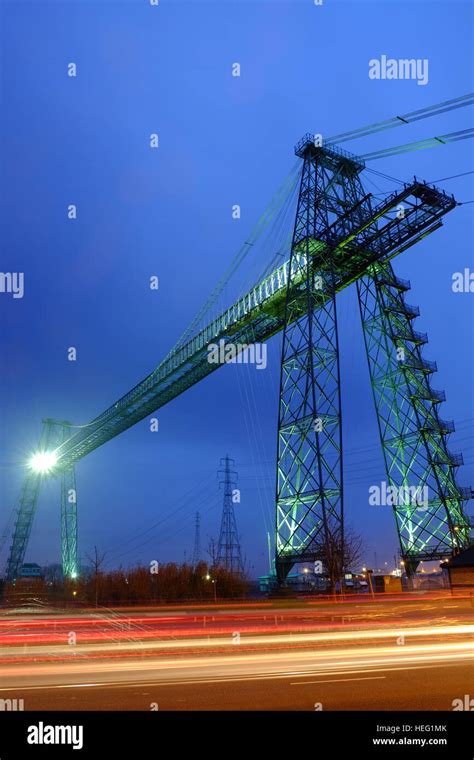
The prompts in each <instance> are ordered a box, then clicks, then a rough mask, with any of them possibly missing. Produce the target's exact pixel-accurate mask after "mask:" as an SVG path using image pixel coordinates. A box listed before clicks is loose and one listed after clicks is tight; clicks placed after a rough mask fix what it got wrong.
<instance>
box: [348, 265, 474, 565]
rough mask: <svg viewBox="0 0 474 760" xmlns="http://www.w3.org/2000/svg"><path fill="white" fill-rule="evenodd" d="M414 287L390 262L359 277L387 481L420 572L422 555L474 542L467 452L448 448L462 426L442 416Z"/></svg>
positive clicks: (405, 548)
mask: <svg viewBox="0 0 474 760" xmlns="http://www.w3.org/2000/svg"><path fill="white" fill-rule="evenodd" d="M409 288H410V283H409V282H407V281H405V280H401V279H400V278H397V277H396V276H395V274H394V271H393V268H392V265H391V263H390V262H389V261H382V262H379V263H377V264H375V265H373V266H372V267H370V268H369V270H368V271H367V274H366V275H365V276H364V277H362V278H360V279H359V280H358V281H357V289H358V296H359V305H360V313H361V318H362V325H363V332H364V339H365V345H366V351H367V358H368V364H369V373H370V379H371V384H372V390H373V395H374V400H375V408H376V413H377V418H378V425H379V432H380V439H381V443H382V447H383V453H384V458H385V467H386V473H387V481H388V483H387V485H389V486H395V487H396V491H395V494H396V496H395V498H392V502H393V501H395V503H392V506H393V510H394V514H395V520H396V525H397V531H398V535H399V540H400V546H401V555H402V558H403V561H404V564H405V568H406V570H407V572H408V573H413V572H414V571H415V570H416V567H417V565H418V563H419V562H421V561H422V560H437V559H442V558H443V557H447V556H450V555H451V554H453V553H456V552H459V551H460V550H461V549H462V548H464V547H466V546H468V545H469V522H468V520H467V518H466V516H465V514H464V512H463V501H464V500H466V499H468V498H470V494H468V493H467V489H462V488H460V487H459V486H458V485H457V483H456V478H455V472H456V468H457V467H458V466H459V465H461V464H462V463H463V462H462V456H461V455H455V454H452V453H451V452H450V451H449V449H448V447H447V438H448V436H449V434H450V433H451V432H453V430H454V426H453V424H452V423H451V422H445V421H444V420H442V419H441V418H440V417H439V413H438V408H439V404H440V403H441V402H442V401H444V400H445V396H444V393H443V392H440V391H436V390H433V389H432V387H431V381H430V376H431V374H432V373H433V372H435V371H436V365H435V363H434V362H428V361H426V360H425V359H423V356H422V350H421V347H422V346H423V345H424V344H425V343H426V342H427V340H428V339H427V336H426V335H425V334H424V333H420V332H417V331H415V330H414V329H413V321H414V319H415V317H416V316H418V314H419V310H418V309H417V308H416V307H413V306H409V305H408V304H407V303H406V302H405V297H404V293H405V292H406V291H407V290H408V289H409ZM393 493H394V491H392V494H393Z"/></svg>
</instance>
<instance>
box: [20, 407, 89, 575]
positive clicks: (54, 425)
mask: <svg viewBox="0 0 474 760" xmlns="http://www.w3.org/2000/svg"><path fill="white" fill-rule="evenodd" d="M69 429H70V424H69V423H68V422H65V421H59V420H53V419H45V420H43V429H42V432H41V436H40V441H39V445H38V448H37V453H41V452H49V451H54V450H55V449H56V448H57V447H58V446H60V445H61V444H62V443H63V442H64V441H65V440H66V437H67V433H68V432H69ZM50 476H56V477H58V478H59V480H60V488H61V562H62V570H63V576H64V577H65V578H66V577H68V578H77V576H78V574H79V567H78V561H77V492H76V476H75V468H74V465H72V466H69V467H66V468H64V469H63V470H61V471H60V472H55V471H54V469H53V470H52V471H51V472H44V473H38V472H33V471H32V472H30V473H29V474H28V476H27V477H26V480H25V482H24V484H23V489H22V492H21V495H20V502H19V506H18V510H17V515H16V520H15V534H14V542H13V545H12V547H11V551H10V556H9V559H8V565H7V572H6V575H7V578H8V579H9V580H15V579H16V578H17V577H18V574H19V572H20V569H21V565H22V562H23V558H24V555H25V551H26V546H27V544H28V540H29V537H30V533H31V528H32V524H33V517H34V514H35V512H36V506H37V503H38V498H39V495H40V491H41V487H42V485H43V483H44V481H45V479H46V478H48V477H50Z"/></svg>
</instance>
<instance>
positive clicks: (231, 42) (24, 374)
mask: <svg viewBox="0 0 474 760" xmlns="http://www.w3.org/2000/svg"><path fill="white" fill-rule="evenodd" d="M1 14H2V29H1V35H2V40H1V47H2V60H1V67H2V125H1V132H2V134H1V137H2V169H1V179H0V182H1V185H2V187H1V190H2V196H3V198H2V212H1V241H2V245H1V251H2V253H1V267H0V268H1V270H2V271H3V272H11V271H15V272H24V273H25V295H24V298H23V299H16V300H14V299H12V298H11V295H8V294H0V311H1V324H2V331H1V423H2V424H1V433H0V435H1V439H0V443H1V451H0V468H1V469H0V473H1V491H0V494H1V504H0V531H1V530H3V526H4V525H5V523H6V521H7V520H8V518H9V515H10V512H11V510H12V508H13V506H14V505H15V503H16V500H17V497H18V493H19V491H20V488H21V483H22V479H23V477H24V474H25V462H26V461H27V459H28V457H29V455H30V454H31V452H32V450H34V448H35V445H36V443H37V441H38V437H39V434H40V430H41V420H42V418H44V417H54V418H59V419H68V420H70V421H71V422H73V423H76V424H84V423H87V422H88V421H90V419H92V418H93V417H95V416H96V415H97V414H98V413H100V412H101V411H102V410H103V409H105V408H106V407H107V406H108V405H110V404H111V403H112V402H114V401H115V400H116V399H117V398H118V397H119V396H121V395H122V394H124V393H125V392H126V391H127V390H128V389H129V388H131V387H132V386H133V385H135V384H136V383H137V382H138V381H139V380H140V379H142V377H143V376H145V375H146V374H148V372H150V371H151V370H152V369H153V368H154V367H155V366H156V365H157V364H158V363H159V362H160V360H161V359H162V358H163V357H164V355H165V354H166V353H167V352H168V350H169V349H170V348H171V347H172V345H173V343H174V342H175V341H176V340H177V339H178V338H179V336H180V335H181V334H182V332H183V331H184V329H185V328H186V327H187V325H188V323H189V322H190V321H191V320H192V318H193V317H194V315H195V313H196V311H197V310H198V309H199V307H200V306H201V304H202V302H203V301H204V300H205V298H206V297H207V296H208V294H209V293H210V291H211V290H212V288H213V286H214V285H215V283H216V282H217V280H218V279H219V277H220V276H221V275H222V274H223V272H224V271H225V269H226V267H227V265H228V264H229V263H230V261H231V259H232V257H233V255H234V254H235V252H236V251H237V250H238V248H239V246H240V244H241V243H242V242H243V241H245V239H246V236H248V234H249V232H250V230H251V229H252V227H253V225H254V223H255V222H256V221H257V219H258V218H259V216H260V215H261V213H262V211H263V210H264V209H265V207H266V206H267V203H268V202H269V200H270V198H271V197H272V195H273V193H274V192H275V190H276V188H277V186H278V185H279V184H280V182H281V181H282V180H283V178H284V177H285V175H286V174H287V173H288V171H289V170H290V168H291V167H292V165H293V164H294V162H295V157H294V153H293V146H294V144H295V143H296V142H297V141H298V140H299V139H300V137H301V136H302V135H303V134H304V133H305V132H308V131H311V132H313V131H314V132H321V133H322V134H323V135H324V134H326V135H331V134H335V133H337V132H342V131H345V130H349V129H353V128H357V127H360V126H364V125H366V124H371V123H373V122H376V121H379V120H381V119H386V118H390V117H392V116H395V115H397V114H404V113H407V112H409V111H412V110H415V109H418V108H422V107H424V106H429V105H431V104H434V103H437V102H439V101H442V100H447V99H450V98H454V97H457V96H460V95H463V94H466V93H468V92H471V91H472V90H473V68H474V67H473V54H472V29H473V26H472V21H473V5H472V3H471V2H461V1H459V0H456V1H454V2H453V0H452V1H451V2H450V3H446V2H432V1H428V0H427V1H426V2H425V1H423V0H417V1H415V0H410V2H406V3H404V2H393V1H385V2H384V1H383V0H374V2H363V1H362V0H353V1H351V2H343V1H341V0H324V3H323V5H322V6H315V5H314V3H313V2H312V0H291V1H290V2H286V1H284V0H274V1H273V2H260V1H245V0H237V2H229V1H227V0H224V1H223V0H220V2H203V1H201V0H192V2H181V1H180V0H171V1H169V2H167V0H160V3H159V6H158V7H153V6H150V4H149V2H148V0H133V1H131V2H117V1H115V0H95V1H94V0H89V1H86V0H83V1H82V2H79V1H76V2H74V1H70V2H66V1H64V2H59V1H53V2H42V0H36V1H35V2H24V1H23V0H15V1H14V2H13V1H11V0H10V1H9V0H6V1H5V0H4V1H3V3H2V12H1ZM382 54H385V55H387V56H388V57H393V58H421V59H425V58H426V59H428V61H429V81H428V83H427V84H426V85H425V86H423V85H419V84H417V82H416V81H413V80H405V81H387V80H385V81H374V80H371V79H369V76H368V70H369V64H368V62H369V60H370V59H372V58H378V57H380V56H381V55H382ZM70 62H74V63H76V64H77V77H76V78H71V77H68V76H67V66H68V63H70ZM234 62H239V63H240V65H241V76H240V77H232V64H233V63H234ZM471 111H472V108H471V109H469V108H465V109H459V110H457V111H454V112H452V113H449V114H445V115H441V116H439V117H435V118H434V119H428V120H426V121H421V122H419V123H416V124H413V125H410V126H403V127H401V128H399V129H394V130H391V131H389V132H383V133H380V134H377V135H373V136H371V137H368V138H364V139H361V140H358V141H353V142H350V143H346V144H345V145H344V147H347V149H349V150H351V151H352V152H355V153H365V152H368V151H372V150H376V149H378V148H384V147H388V146H391V145H399V144H403V143H406V142H410V141H413V140H418V139H422V138H427V137H432V136H434V135H440V134H444V133H447V132H451V131H455V130H459V129H466V128H467V127H469V126H470V125H471V124H472V114H471ZM155 132H156V133H158V134H159V140H160V147H159V148H158V149H157V150H152V149H150V147H149V136H150V134H151V133H155ZM472 159H473V152H472V145H471V142H470V141H469V140H467V141H461V142H457V143H455V144H453V145H450V146H446V147H440V148H436V149H433V150H425V151H418V152H411V153H408V154H405V155H401V156H399V157H392V158H387V159H384V160H380V161H376V162H373V164H372V165H371V166H372V167H373V168H374V169H377V170H379V171H383V172H386V173H388V174H390V175H393V176H395V177H397V178H399V179H402V180H409V179H411V178H412V176H413V175H414V174H416V175H417V177H421V178H423V179H426V180H430V181H433V180H438V179H441V178H444V177H450V176H452V175H456V174H460V173H463V172H468V171H470V170H472V169H473V168H474V167H473V160H472ZM368 177H369V180H368V184H367V189H368V190H371V191H372V192H374V193H376V192H378V190H377V189H375V186H373V185H371V181H375V182H376V184H378V185H379V187H381V188H382V189H383V190H385V189H386V190H389V189H390V190H392V189H394V187H395V186H394V185H390V184H387V183H386V182H384V181H383V180H381V181H380V182H379V180H378V179H377V177H375V176H374V175H370V174H369V175H368ZM440 185H441V186H442V187H444V188H445V189H447V190H449V191H450V192H453V193H454V194H455V197H456V198H457V199H458V200H461V201H471V200H474V186H473V181H472V175H468V176H465V177H461V178H458V179H454V180H449V181H447V182H446V183H443V182H441V183H440ZM71 203H73V204H76V205H77V209H78V218H77V219H76V220H74V221H71V220H69V219H68V218H67V207H68V205H69V204H71ZM233 204H239V205H240V206H241V209H242V214H241V218H240V220H234V219H232V215H231V209H232V205H233ZM473 210H474V204H470V205H465V206H461V207H459V208H457V209H455V210H454V211H453V212H452V213H450V214H449V215H448V216H447V217H446V219H445V225H444V227H443V228H442V229H441V230H440V231H438V232H436V233H435V234H434V235H432V236H430V237H429V238H428V239H427V240H425V241H423V242H422V243H420V244H418V245H416V246H415V247H413V248H411V249H409V250H407V251H406V252H405V253H403V254H402V255H401V256H400V257H399V259H398V260H395V262H394V267H395V269H396V272H397V274H398V275H399V276H401V277H406V278H409V279H410V280H411V284H412V290H411V292H410V293H409V294H408V296H407V301H408V302H409V303H413V304H418V305H419V306H420V309H421V318H420V319H419V320H417V322H416V324H415V327H416V329H419V330H425V331H427V332H428V336H429V345H428V346H427V347H426V349H425V356H426V358H428V359H434V360H436V361H437V364H438V370H439V371H438V373H437V375H435V377H434V378H433V387H434V388H437V389H444V390H445V391H446V395H447V403H446V404H445V405H443V407H442V410H441V415H442V417H443V418H445V419H453V420H455V422H456V426H457V432H456V434H455V435H453V436H452V438H451V440H450V444H449V445H450V448H451V450H453V451H458V450H461V451H463V452H464V456H465V461H466V463H467V464H466V466H465V467H464V468H462V469H461V470H460V472H459V481H460V483H461V484H462V485H469V484H471V483H474V472H473V461H474V460H473V447H472V445H473V441H472V422H473V418H474V413H473V353H472V346H473V321H472V303H473V298H474V293H453V292H452V288H451V282H452V275H453V273H454V272H457V271H462V270H463V269H464V268H465V267H471V269H472V267H473V264H472V236H473ZM155 274H156V275H158V276H159V278H160V287H159V290H158V291H157V292H155V291H150V289H149V278H150V276H152V275H155ZM339 320H340V340H341V351H342V364H341V367H342V383H343V404H344V444H345V449H346V451H347V455H346V460H345V461H346V465H345V471H346V484H347V486H346V489H347V490H346V495H347V500H346V516H347V521H348V522H349V524H351V525H352V526H353V527H354V528H355V529H356V530H357V531H358V532H361V533H363V535H364V537H365V540H366V555H365V559H366V561H367V562H369V563H370V564H373V563H374V552H375V551H377V561H378V564H379V565H382V563H383V562H388V563H389V564H390V565H391V564H392V563H393V555H394V553H395V551H396V550H397V548H398V544H397V537H396V532H395V525H394V520H393V516H392V514H391V512H390V509H389V508H388V507H377V508H376V507H369V506H368V504H367V495H368V487H369V485H371V484H373V483H380V481H381V480H384V479H385V476H384V470H383V464H382V453H381V449H380V446H379V445H378V438H377V428H376V418H375V411H374V406H373V400H372V394H371V390H370V385H369V377H368V370H367V362H366V357H365V353H364V348H363V343H362V335H361V329H360V320H359V316H358V310H357V303H356V300H355V292H354V288H351V289H349V290H347V291H346V292H344V293H343V294H342V296H341V297H340V298H339ZM69 346H75V347H76V348H77V352H78V353H77V361H76V362H69V361H68V360H67V349H68V347H69ZM280 346H281V338H280V337H279V336H277V337H276V338H274V339H272V340H271V341H270V342H269V345H268V358H269V367H268V369H266V370H265V371H257V370H256V369H255V367H236V366H229V367H224V368H222V369H219V371H217V372H216V373H214V374H213V375H212V376H210V377H209V378H207V379H206V380H204V381H203V382H202V383H200V384H199V385H197V386H194V387H193V388H191V389H190V390H189V391H188V392H186V393H185V394H184V395H183V396H181V397H179V398H178V399H176V400H175V401H174V402H172V403H171V404H170V405H168V406H167V407H164V408H163V409H161V410H160V411H159V413H158V415H157V416H158V418H159V424H160V430H159V432H158V433H156V434H152V433H150V432H149V424H148V421H147V420H144V421H143V422H142V423H140V424H138V425H136V426H135V427H134V428H132V429H131V430H129V431H127V432H125V433H123V434H122V435H120V436H119V437H117V438H115V439H114V440H112V441H110V442H109V443H107V444H106V445H105V446H103V447H102V448H101V449H98V450H97V451H95V452H93V453H92V454H90V455H89V456H88V457H86V458H85V459H84V460H82V461H80V462H79V463H78V465H77V473H76V475H77V489H78V513H79V542H80V552H81V554H82V555H83V557H84V556H85V554H86V553H87V552H90V551H91V550H92V548H93V547H94V545H97V546H98V548H99V549H100V550H101V551H106V552H107V562H108V566H109V567H114V566H118V565H119V564H120V563H122V564H123V565H124V566H128V565H131V564H134V563H136V562H146V563H148V562H149V561H150V560H152V559H158V560H160V561H168V560H176V561H182V560H183V559H184V552H185V551H186V552H187V556H188V559H189V557H190V553H191V551H192V545H193V538H194V513H195V512H196V510H199V511H200V512H201V521H202V543H203V547H205V545H206V544H207V542H208V539H209V537H210V536H214V537H216V538H217V536H218V532H219V524H220V515H221V503H222V495H221V493H219V491H218V481H217V477H216V470H217V469H218V465H219V459H220V457H223V456H225V454H227V453H228V454H229V456H231V457H233V458H234V459H235V460H236V469H237V470H238V472H239V485H240V488H241V493H242V497H241V498H242V500H241V503H240V504H238V505H236V518H237V522H238V528H239V532H240V534H241V540H242V550H243V553H244V555H245V556H246V558H247V561H248V565H249V566H250V567H251V572H252V575H257V574H259V573H263V572H267V570H268V552H267V531H272V530H273V524H274V492H275V455H276V425H277V404H278V382H279V359H280ZM9 543H10V542H9V541H7V544H6V547H5V548H4V551H3V557H2V558H1V560H2V564H3V561H4V560H5V558H6V549H7V547H8V545H9ZM59 557H60V548H59V491H58V483H53V484H51V486H50V487H48V488H47V489H46V490H45V492H44V493H43V495H42V498H41V500H40V504H39V507H38V513H37V516H36V520H35V523H34V527H33V532H32V536H31V541H30V545H29V548H28V552H27V559H28V560H29V561H36V562H39V563H40V564H43V563H47V562H51V561H59Z"/></svg>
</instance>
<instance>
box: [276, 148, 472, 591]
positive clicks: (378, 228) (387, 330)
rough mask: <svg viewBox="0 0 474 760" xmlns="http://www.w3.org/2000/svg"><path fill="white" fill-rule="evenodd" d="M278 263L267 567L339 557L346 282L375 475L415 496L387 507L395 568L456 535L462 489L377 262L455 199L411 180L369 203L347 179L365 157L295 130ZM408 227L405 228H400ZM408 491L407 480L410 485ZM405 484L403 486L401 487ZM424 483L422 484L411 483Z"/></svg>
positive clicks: (389, 275)
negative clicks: (276, 403) (280, 282)
mask: <svg viewBox="0 0 474 760" xmlns="http://www.w3.org/2000/svg"><path fill="white" fill-rule="evenodd" d="M295 152H296V155H297V156H299V157H300V158H302V160H303V169H302V177H301V185H300V190H299V197H298V205H297V212H296V221H295V228H294V234H293V241H292V247H291V256H290V262H289V276H288V283H287V292H286V300H285V324H284V328H283V346H282V356H281V374H280V411H279V421H278V453H277V481H276V506H277V515H276V569H277V575H278V577H279V579H280V581H284V579H285V577H286V575H287V574H288V572H289V570H290V569H291V567H292V565H294V564H295V563H297V562H304V561H308V560H315V559H317V558H318V557H321V556H324V554H325V549H327V550H328V551H329V546H334V539H335V537H337V540H338V541H339V542H340V544H339V551H340V553H341V556H343V537H344V507H343V481H342V435H341V427H342V426H341V391H340V368H339V344H338V330H337V313H336V293H337V292H338V290H340V289H341V287H340V283H341V280H342V281H346V282H347V284H349V283H350V282H353V281H354V280H355V281H356V282H357V292H358V298H359V306H360V314H361V318H362V326H363V332H364V338H365V346H366V350H367V358H368V363H369V372H370V378H371V383H372V391H373V395H374V399H375V409H376V414H377V419H378V426H379V431H380V439H381V445H382V448H383V452H384V457H385V466H386V473H387V479H388V483H389V484H390V485H391V486H395V487H397V488H399V489H406V490H405V491H404V492H405V493H412V494H413V493H420V492H423V493H426V492H427V493H428V494H429V496H428V499H427V501H426V503H423V504H422V505H421V506H420V504H419V503H418V502H417V501H416V500H415V502H413V500H410V499H405V500H403V499H401V503H400V502H397V503H396V504H395V506H394V513H395V520H396V525H397V530H398V535H399V539H400V545H401V551H402V556H403V558H404V561H405V565H406V569H407V572H409V573H410V572H411V573H412V572H414V570H415V569H416V566H417V565H418V563H419V562H420V561H421V560H430V559H441V558H442V557H444V556H446V555H449V554H452V553H453V552H457V551H459V550H460V549H461V548H462V547H463V546H466V545H467V544H468V542H469V530H470V529H469V523H468V520H467V518H466V516H465V514H464V512H463V508H462V504H463V501H464V500H465V499H467V498H469V496H470V494H469V493H468V489H462V488H460V487H459V486H458V485H457V483H456V479H455V475H454V473H455V470H456V467H458V466H459V465H460V464H462V458H461V457H460V456H459V455H453V454H452V453H451V452H450V451H449V449H448V447H447V436H448V435H449V433H451V432H452V431H453V430H454V426H453V424H452V423H447V422H444V421H443V420H442V419H441V418H440V417H439V415H438V405H439V404H440V402H441V401H443V400H444V394H443V393H442V392H439V391H435V390H433V389H432V388H431V383H430V376H431V374H432V373H433V372H434V371H436V365H435V364H434V362H428V361H426V360H425V359H424V358H423V357H422V352H421V347H422V345H423V344H424V343H426V342H427V337H426V335H425V334H423V333H420V332H417V331H415V330H414V329H413V323H414V320H415V318H416V316H418V313H419V311H418V309H416V308H415V307H413V306H409V305H408V304H407V303H406V302H405V298H404V293H405V292H406V291H407V290H408V289H409V288H410V284H409V283H408V282H406V281H404V280H400V279H399V278H397V277H396V275H395V274H394V271H393V268H392V265H391V262H390V259H391V258H392V257H393V256H394V254H395V253H398V252H400V251H401V250H404V249H405V248H406V247H408V245H412V244H413V243H414V242H416V241H417V240H419V239H421V237H424V236H425V235H426V234H428V233H430V232H432V231H434V230H435V229H437V228H438V227H439V226H440V217H441V216H442V215H443V214H445V213H446V212H447V211H449V210H451V209H452V208H453V207H454V205H455V201H454V199H449V198H448V196H446V195H444V194H442V193H440V192H439V191H438V190H437V189H436V188H433V187H432V186H428V185H426V184H425V183H419V182H417V180H416V179H415V181H414V183H412V185H411V186H408V185H406V186H405V188H404V190H403V191H401V193H399V194H398V197H397V198H396V204H395V205H392V204H391V201H393V200H395V196H392V198H391V199H390V198H388V199H387V201H388V204H387V201H385V202H384V204H383V207H373V205H372V199H371V196H370V195H367V194H366V193H365V191H364V189H363V186H362V182H361V179H360V173H361V170H362V169H363V168H364V162H363V161H362V160H361V159H359V158H357V157H356V156H353V155H351V154H349V153H347V152H346V151H342V150H341V149H340V148H337V147H336V146H333V145H327V146H325V147H323V146H322V145H321V144H318V143H317V141H315V139H314V137H313V136H312V135H306V136H305V137H304V138H303V140H302V141H301V142H300V143H298V145H297V146H296V148H295ZM414 227H418V232H417V234H416V235H413V231H414ZM410 489H412V490H410ZM413 489H414V490H413ZM423 489H427V491H423Z"/></svg>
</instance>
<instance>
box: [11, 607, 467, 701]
mask: <svg viewBox="0 0 474 760" xmlns="http://www.w3.org/2000/svg"><path fill="white" fill-rule="evenodd" d="M473 612H474V609H473V607H472V602H471V600H470V599H469V598H462V597H459V598H451V597H450V596H442V595H441V596H438V597H437V596H435V595H432V596H429V595H428V596H424V597H421V598H420V597H414V598H409V599H407V598H406V597H403V598H400V599H393V600H387V601H385V600H384V601H376V602H373V603H371V602H370V601H368V600H364V601H358V600H351V601H350V602H349V601H348V602H346V603H341V602H338V603H334V602H328V601H327V600H326V601H324V602H316V603H315V602H301V601H298V602H297V603H295V602H294V601H288V602H278V603H275V604H271V603H267V604H260V605H253V606H252V605H238V606H235V607H232V606H219V605H217V606H215V607H214V608H207V609H202V608H190V607H188V608H180V609H174V610H173V609H171V610H170V609H169V608H165V609H163V608H161V609H154V610H147V611H133V613H131V612H130V611H129V610H120V611H106V610H101V611H95V610H94V611H91V610H88V611H84V612H82V613H74V615H71V613H70V612H64V613H55V614H51V613H46V614H44V613H43V614H40V615H38V614H30V613H18V612H9V613H7V611H4V613H3V614H2V615H1V616H0V699H4V700H8V699H23V700H24V708H25V710H35V709H40V710H107V709H109V710H151V709H159V710H315V709H318V710H319V709H322V710H452V706H453V700H455V699H463V698H464V695H465V694H469V692H470V691H471V692H472V684H473V683H474V620H473V617H474V615H473Z"/></svg>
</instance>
